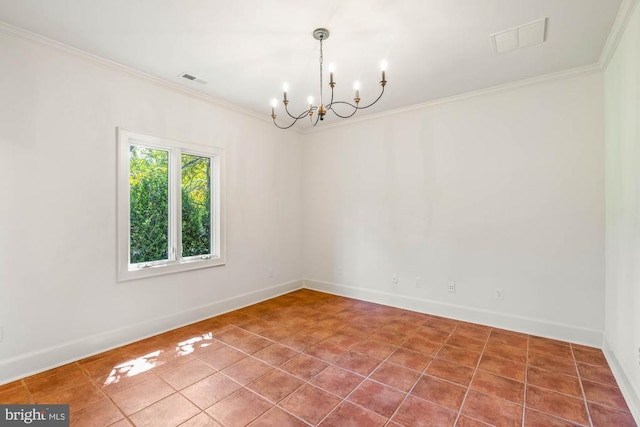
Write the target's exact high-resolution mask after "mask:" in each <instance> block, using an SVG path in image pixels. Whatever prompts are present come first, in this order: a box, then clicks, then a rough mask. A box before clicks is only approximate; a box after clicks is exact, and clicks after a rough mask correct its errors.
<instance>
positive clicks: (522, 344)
mask: <svg viewBox="0 0 640 427" xmlns="http://www.w3.org/2000/svg"><path fill="white" fill-rule="evenodd" d="M488 342H490V343H492V344H494V343H495V344H504V345H507V346H509V347H515V348H518V349H521V350H526V348H527V345H528V343H529V337H528V336H527V335H524V334H517V333H511V332H506V331H502V330H497V329H494V330H492V331H491V335H489V341H488Z"/></svg>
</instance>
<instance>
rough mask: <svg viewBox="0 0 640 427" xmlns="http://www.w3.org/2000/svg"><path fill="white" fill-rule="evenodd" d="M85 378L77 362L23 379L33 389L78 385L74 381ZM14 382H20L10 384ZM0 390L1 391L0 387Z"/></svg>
mask: <svg viewBox="0 0 640 427" xmlns="http://www.w3.org/2000/svg"><path fill="white" fill-rule="evenodd" d="M85 378H88V377H87V375H86V374H85V372H84V370H83V369H81V368H80V365H79V364H77V363H68V364H66V365H63V366H60V367H58V368H54V369H49V370H48V371H44V372H41V373H39V374H36V375H31V376H29V377H26V378H25V379H24V385H26V386H27V387H29V388H34V389H35V388H43V387H46V388H64V385H65V384H67V385H69V386H71V387H73V386H74V385H78V384H74V381H84V380H85ZM16 383H18V384H21V382H18V381H16V382H14V383H12V384H14V386H15V385H16ZM61 386H62V387H61ZM0 391H2V388H1V387H0Z"/></svg>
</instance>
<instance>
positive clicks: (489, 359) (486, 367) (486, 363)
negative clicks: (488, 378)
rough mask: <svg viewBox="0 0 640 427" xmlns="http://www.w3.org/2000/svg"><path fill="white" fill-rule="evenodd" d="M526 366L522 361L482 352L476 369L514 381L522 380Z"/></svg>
mask: <svg viewBox="0 0 640 427" xmlns="http://www.w3.org/2000/svg"><path fill="white" fill-rule="evenodd" d="M526 367H527V365H525V364H524V363H518V362H513V361H511V360H507V359H501V358H499V357H496V356H491V355H489V354H483V355H482V358H481V359H480V364H478V369H479V370H483V371H486V372H491V373H493V374H497V375H500V376H502V377H506V378H511V379H512V380H516V381H524V377H525V373H526Z"/></svg>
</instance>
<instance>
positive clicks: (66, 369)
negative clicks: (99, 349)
mask: <svg viewBox="0 0 640 427" xmlns="http://www.w3.org/2000/svg"><path fill="white" fill-rule="evenodd" d="M79 369H80V365H79V364H78V363H75V362H74V363H67V364H65V365H62V366H59V367H57V368H53V369H49V370H47V371H43V372H40V373H38V374H35V375H30V376H28V377H26V378H24V380H19V381H14V382H12V383H9V384H5V385H3V386H0V391H2V390H3V389H4V388H5V387H6V388H11V387H15V386H16V385H19V384H22V381H24V382H25V384H27V385H29V384H31V385H33V384H34V383H38V382H39V380H42V379H44V378H46V377H50V376H53V375H58V374H63V373H72V372H74V371H77V370H79ZM59 378H60V377H59ZM42 385H43V384H42V383H39V384H37V386H38V387H40V386H42Z"/></svg>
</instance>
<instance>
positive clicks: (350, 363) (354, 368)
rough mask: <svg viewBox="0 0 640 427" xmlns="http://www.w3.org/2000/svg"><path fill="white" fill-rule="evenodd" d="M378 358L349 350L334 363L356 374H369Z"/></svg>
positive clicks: (376, 363) (378, 360) (377, 362)
mask: <svg viewBox="0 0 640 427" xmlns="http://www.w3.org/2000/svg"><path fill="white" fill-rule="evenodd" d="M380 362H381V360H380V359H374V358H373V357H369V356H365V355H364V354H360V353H355V352H349V353H347V354H345V355H344V357H342V358H341V359H340V360H338V361H337V362H336V363H335V364H336V366H339V367H341V368H343V369H346V370H348V371H351V372H355V373H356V374H360V375H363V376H367V375H369V374H370V373H371V372H373V370H374V369H375V368H376V367H377V366H378V365H379V364H380Z"/></svg>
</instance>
